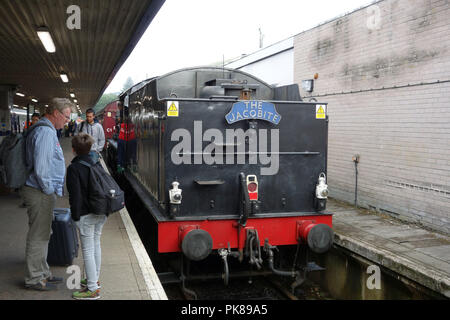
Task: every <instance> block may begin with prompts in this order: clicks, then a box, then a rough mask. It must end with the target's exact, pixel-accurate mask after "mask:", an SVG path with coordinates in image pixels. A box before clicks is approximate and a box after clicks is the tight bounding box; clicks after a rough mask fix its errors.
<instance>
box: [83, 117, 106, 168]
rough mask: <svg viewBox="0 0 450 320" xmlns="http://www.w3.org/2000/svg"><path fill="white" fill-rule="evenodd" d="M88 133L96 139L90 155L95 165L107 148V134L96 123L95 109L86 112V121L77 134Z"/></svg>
mask: <svg viewBox="0 0 450 320" xmlns="http://www.w3.org/2000/svg"><path fill="white" fill-rule="evenodd" d="M79 133H87V134H88V135H90V136H91V137H92V138H94V144H93V145H92V148H91V151H90V152H89V155H90V156H91V157H92V160H93V161H94V163H97V162H98V160H99V157H100V152H102V150H103V147H104V146H105V132H104V131H103V127H102V125H101V124H100V123H98V122H95V113H94V110H93V109H87V111H86V121H83V122H82V123H81V124H80V126H79V128H77V132H76V134H77V135H78V134H79Z"/></svg>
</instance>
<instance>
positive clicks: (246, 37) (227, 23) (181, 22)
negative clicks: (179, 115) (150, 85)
mask: <svg viewBox="0 0 450 320" xmlns="http://www.w3.org/2000/svg"><path fill="white" fill-rule="evenodd" d="M372 2H374V1H373V0H342V1H336V0H310V1H307V0H189V1H186V0H166V1H165V3H164V5H163V6H162V8H161V9H160V11H159V12H158V14H157V15H156V17H155V18H154V19H153V21H152V23H151V24H150V26H149V27H148V29H147V30H146V32H145V33H144V35H143V36H142V38H141V40H140V41H139V43H138V44H137V46H136V47H135V49H134V51H133V52H132V53H131V55H130V56H129V58H128V60H127V61H126V62H125V63H124V65H123V66H122V68H121V69H120V71H119V72H118V73H117V75H116V77H115V78H114V80H113V81H112V82H111V84H110V86H109V87H108V89H106V93H109V92H120V91H121V90H122V87H123V84H124V83H125V80H126V78H127V77H128V76H130V77H131V78H132V79H133V81H134V83H138V82H140V81H142V80H144V79H147V78H150V77H153V76H159V75H163V74H165V73H167V72H170V71H173V70H177V69H180V68H186V67H192V66H199V65H208V64H211V63H214V62H217V61H222V59H223V56H224V57H225V60H229V59H231V58H235V57H238V56H240V55H241V54H249V53H252V52H255V51H257V50H258V49H259V28H261V31H262V34H263V36H264V38H263V45H264V47H266V46H269V45H271V44H273V43H276V42H278V41H281V40H284V39H286V38H288V37H291V36H293V35H296V34H298V33H300V32H302V31H304V30H308V29H310V28H312V27H314V26H316V25H318V24H320V23H323V22H325V21H327V20H330V19H332V18H335V17H337V16H340V15H342V14H344V13H347V12H350V11H353V10H354V9H357V8H360V7H362V6H364V5H367V4H370V3H372Z"/></svg>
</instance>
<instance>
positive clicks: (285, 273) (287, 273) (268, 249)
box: [264, 239, 298, 278]
mask: <svg viewBox="0 0 450 320" xmlns="http://www.w3.org/2000/svg"><path fill="white" fill-rule="evenodd" d="M274 248H276V247H274V246H271V245H270V244H269V242H268V241H267V239H266V242H265V245H264V250H265V251H266V252H267V254H268V256H269V259H268V263H269V269H270V270H271V271H272V272H273V273H274V274H276V275H279V276H284V277H292V278H295V277H296V276H297V274H298V272H297V271H283V270H277V269H275V267H274V264H273V260H274V259H273V250H272V249H274Z"/></svg>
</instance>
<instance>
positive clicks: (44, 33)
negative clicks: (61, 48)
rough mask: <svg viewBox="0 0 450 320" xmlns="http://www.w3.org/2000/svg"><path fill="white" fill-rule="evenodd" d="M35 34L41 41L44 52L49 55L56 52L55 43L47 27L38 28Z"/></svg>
mask: <svg viewBox="0 0 450 320" xmlns="http://www.w3.org/2000/svg"><path fill="white" fill-rule="evenodd" d="M37 34H38V36H39V39H41V42H42V44H43V45H44V48H45V50H47V52H50V53H54V52H55V51H56V48H55V43H54V42H53V39H52V36H51V35H50V32H49V31H48V28H47V27H40V28H38V29H37Z"/></svg>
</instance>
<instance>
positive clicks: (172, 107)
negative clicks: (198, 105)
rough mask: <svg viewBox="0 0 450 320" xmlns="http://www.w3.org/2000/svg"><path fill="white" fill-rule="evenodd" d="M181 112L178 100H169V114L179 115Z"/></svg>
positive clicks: (172, 115)
mask: <svg viewBox="0 0 450 320" xmlns="http://www.w3.org/2000/svg"><path fill="white" fill-rule="evenodd" d="M179 114H180V106H179V102H178V101H167V116H168V117H178V115H179Z"/></svg>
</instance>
